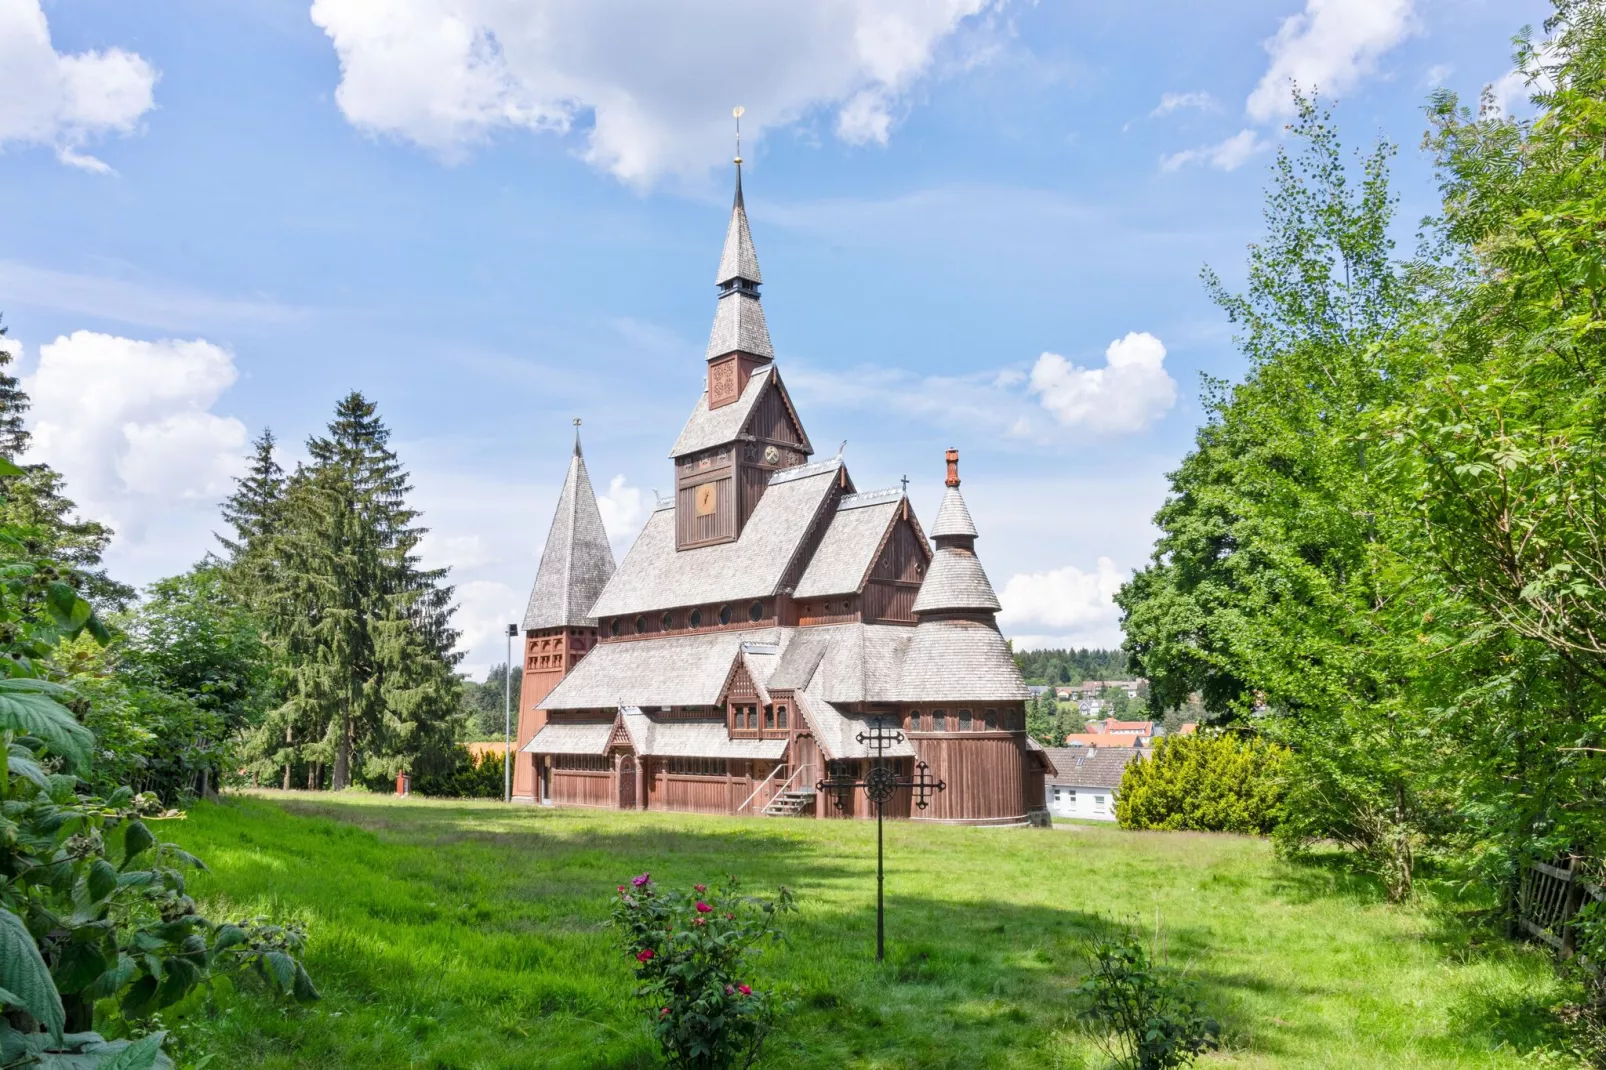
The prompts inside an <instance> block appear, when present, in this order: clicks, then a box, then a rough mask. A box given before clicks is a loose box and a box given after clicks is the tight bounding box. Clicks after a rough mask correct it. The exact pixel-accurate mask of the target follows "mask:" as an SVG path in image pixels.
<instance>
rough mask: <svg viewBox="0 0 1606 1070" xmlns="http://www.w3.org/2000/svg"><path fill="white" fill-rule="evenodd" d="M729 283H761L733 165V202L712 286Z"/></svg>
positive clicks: (739, 176) (739, 180) (738, 177)
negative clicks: (734, 194) (734, 183)
mask: <svg viewBox="0 0 1606 1070" xmlns="http://www.w3.org/2000/svg"><path fill="white" fill-rule="evenodd" d="M732 279H746V280H747V281H748V282H754V283H758V282H763V281H764V276H763V275H762V274H760V272H759V270H758V251H757V250H755V249H754V248H753V232H752V230H751V229H750V228H749V227H748V225H747V204H746V202H745V201H743V200H742V165H741V164H737V165H736V199H735V201H734V202H732V204H731V221H730V226H728V227H726V228H725V246H724V248H722V249H721V250H720V252H719V274H718V275H717V276H716V277H715V279H714V283H715V284H716V285H720V286H723V285H724V284H725V283H727V282H730V281H731V280H732Z"/></svg>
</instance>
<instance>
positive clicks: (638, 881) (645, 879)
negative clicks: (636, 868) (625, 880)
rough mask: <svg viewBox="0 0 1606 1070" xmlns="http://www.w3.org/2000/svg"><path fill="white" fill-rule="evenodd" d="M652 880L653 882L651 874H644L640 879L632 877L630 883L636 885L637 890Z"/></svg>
mask: <svg viewBox="0 0 1606 1070" xmlns="http://www.w3.org/2000/svg"><path fill="white" fill-rule="evenodd" d="M650 880H652V874H651V873H643V874H642V875H641V876H639V877H631V878H630V883H631V884H634V885H635V886H636V887H637V888H640V887H641V886H642V885H644V884H646V883H647V882H648V881H650Z"/></svg>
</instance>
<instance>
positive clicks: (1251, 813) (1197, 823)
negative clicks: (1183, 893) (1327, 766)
mask: <svg viewBox="0 0 1606 1070" xmlns="http://www.w3.org/2000/svg"><path fill="white" fill-rule="evenodd" d="M1287 759H1288V751H1287V749H1286V748H1284V747H1279V746H1277V745H1276V744H1274V743H1267V742H1265V741H1264V740H1259V739H1253V738H1250V739H1244V738H1240V737H1238V736H1236V735H1214V734H1212V735H1204V734H1200V735H1191V736H1165V737H1163V738H1161V740H1160V742H1159V744H1158V745H1157V746H1156V747H1155V748H1154V754H1153V755H1152V756H1151V757H1149V758H1146V759H1143V760H1141V761H1136V762H1132V763H1130V764H1129V765H1127V767H1126V773H1125V775H1124V776H1122V778H1121V790H1120V793H1119V794H1118V795H1117V796H1116V801H1115V816H1116V817H1117V818H1118V819H1119V820H1120V822H1121V827H1122V828H1131V829H1195V830H1198V831H1203V832H1250V833H1267V832H1270V831H1271V830H1272V829H1273V828H1275V827H1276V825H1277V821H1278V817H1279V812H1280V808H1281V802H1282V796H1283V781H1282V771H1283V767H1284V764H1285V763H1286V761H1287Z"/></svg>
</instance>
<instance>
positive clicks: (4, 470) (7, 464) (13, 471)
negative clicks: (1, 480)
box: [0, 457, 27, 476]
mask: <svg viewBox="0 0 1606 1070" xmlns="http://www.w3.org/2000/svg"><path fill="white" fill-rule="evenodd" d="M21 475H27V473H26V472H24V471H23V470H22V469H21V468H20V467H18V466H17V465H16V464H14V463H13V462H11V461H8V460H6V459H5V458H4V457H0V476H21Z"/></svg>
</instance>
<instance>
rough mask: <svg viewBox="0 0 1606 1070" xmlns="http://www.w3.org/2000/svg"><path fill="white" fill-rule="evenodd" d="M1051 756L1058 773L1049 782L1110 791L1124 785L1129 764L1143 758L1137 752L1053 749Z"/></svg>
mask: <svg viewBox="0 0 1606 1070" xmlns="http://www.w3.org/2000/svg"><path fill="white" fill-rule="evenodd" d="M1048 754H1049V757H1050V758H1051V759H1052V760H1053V762H1054V769H1055V772H1054V773H1053V774H1052V775H1050V776H1049V778H1048V783H1050V784H1058V785H1059V786H1060V787H1070V788H1108V789H1110V790H1112V791H1113V790H1114V789H1116V788H1119V787H1120V786H1121V777H1122V775H1123V774H1124V773H1125V772H1126V767H1127V765H1128V764H1129V763H1131V762H1133V761H1135V760H1140V759H1141V758H1142V757H1143V753H1142V752H1141V751H1135V750H1125V749H1122V750H1102V749H1100V750H1098V751H1093V752H1089V751H1085V750H1082V749H1081V748H1076V747H1050V748H1049V749H1048Z"/></svg>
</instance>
